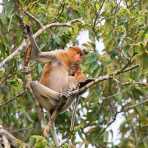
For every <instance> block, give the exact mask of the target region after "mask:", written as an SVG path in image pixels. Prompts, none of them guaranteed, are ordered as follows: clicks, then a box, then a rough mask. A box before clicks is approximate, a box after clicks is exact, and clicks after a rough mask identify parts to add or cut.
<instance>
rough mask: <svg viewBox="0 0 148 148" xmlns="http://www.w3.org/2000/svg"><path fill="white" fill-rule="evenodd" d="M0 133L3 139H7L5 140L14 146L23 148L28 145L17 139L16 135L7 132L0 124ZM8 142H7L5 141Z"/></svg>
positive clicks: (26, 147) (27, 147)
mask: <svg viewBox="0 0 148 148" xmlns="http://www.w3.org/2000/svg"><path fill="white" fill-rule="evenodd" d="M0 135H1V136H2V137H5V139H4V140H6V139H7V141H5V144H6V142H8V141H9V142H10V143H11V145H12V146H14V147H24V148H29V145H28V144H26V143H24V142H23V141H21V140H19V139H17V138H16V137H14V136H13V135H12V134H11V133H9V132H8V131H7V130H5V129H4V128H3V127H2V126H1V125H0ZM7 144H8V143H7Z"/></svg>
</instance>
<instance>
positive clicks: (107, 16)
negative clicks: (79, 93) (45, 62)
mask: <svg viewBox="0 0 148 148" xmlns="http://www.w3.org/2000/svg"><path fill="white" fill-rule="evenodd" d="M14 2H15V1H12V0H3V3H4V6H3V12H2V13H1V14H0V28H1V29H0V49H1V50H0V61H2V60H4V59H5V58H6V57H7V56H8V55H10V54H11V53H12V52H13V51H15V49H16V47H18V46H19V45H20V43H21V42H22V40H23V38H24V36H23V31H22V29H21V27H20V25H19V21H18V18H17V13H16V9H15V5H14ZM20 3H21V9H23V10H25V11H28V12H29V13H31V14H32V15H34V16H35V17H36V18H37V19H38V20H39V21H40V22H41V23H42V24H44V25H46V24H48V23H52V22H67V21H69V20H72V19H76V18H82V19H83V21H84V23H83V24H79V23H78V24H75V25H73V27H72V28H64V27H57V28H56V27H54V28H51V29H49V30H47V31H46V32H44V33H43V34H41V35H40V36H39V37H38V38H37V43H38V45H39V47H40V49H41V50H44V51H48V50H54V49H56V48H66V47H67V46H68V44H70V45H71V44H72V45H76V44H77V43H78V42H79V41H78V40H77V36H78V35H79V33H80V32H81V31H84V30H87V31H88V32H89V41H88V42H87V43H85V44H84V46H83V47H85V48H86V49H87V50H88V51H90V50H93V52H90V53H89V54H88V55H87V56H86V57H85V60H84V62H83V63H82V65H81V67H82V69H83V71H84V72H85V73H86V75H87V76H88V77H90V78H92V77H94V78H95V77H99V76H101V75H105V74H112V73H113V72H114V71H116V70H118V69H121V68H123V67H125V66H127V67H128V66H131V65H136V64H139V65H140V67H139V68H137V69H134V70H131V71H129V72H126V73H121V74H120V75H118V76H113V79H112V80H106V81H103V82H100V83H99V84H97V85H95V86H93V87H91V88H90V89H89V93H88V95H87V97H86V98H85V99H84V98H82V99H81V101H80V104H79V105H78V107H77V114H76V121H75V128H74V131H73V132H71V131H70V119H71V112H69V111H67V112H65V113H62V114H60V115H59V117H58V119H57V121H56V127H57V131H58V133H61V136H62V139H66V141H67V142H66V143H65V144H64V145H63V147H68V145H69V141H70V139H71V142H72V143H73V145H81V144H82V145H85V147H88V145H92V146H95V147H107V146H110V147H115V146H117V147H121V148H122V147H123V148H124V147H129V148H133V147H140V148H146V147H148V128H147V126H148V103H147V102H146V100H148V91H147V90H148V66H147V64H148V2H147V1H146V0H134V1H131V0H119V1H116V0H108V1H105V0H100V1H94V0H87V1H86V0H81V1H78V0H63V1H56V0H52V1H47V0H40V1H38V0H30V1H27V0H20ZM24 21H25V23H27V24H30V25H31V26H32V28H33V32H36V31H37V30H38V29H39V24H38V23H36V22H35V21H34V20H32V19H30V17H28V16H25V18H24ZM82 38H83V37H82ZM84 38H85V37H84ZM99 41H102V43H103V44H104V49H102V51H101V52H100V50H99V51H98V48H100V47H98V46H96V45H97V44H96V42H97V43H98V42H99ZM23 57H24V54H23V53H21V54H20V55H18V56H16V57H15V58H13V59H12V60H11V61H9V62H8V63H7V64H6V65H5V67H4V68H1V69H0V124H2V125H3V126H4V127H5V128H7V129H9V130H10V132H12V133H14V135H15V136H16V137H18V138H19V139H22V140H23V141H26V142H28V143H29V142H30V143H31V144H32V145H33V146H34V147H36V148H40V147H45V148H46V147H49V146H50V147H53V145H54V144H53V141H52V139H49V141H47V140H46V139H44V137H42V136H41V128H40V124H39V121H38V118H37V113H36V108H35V104H34V100H33V99H32V96H31V94H30V93H29V92H26V91H24V74H23V73H22V71H21V68H22V64H23ZM31 65H32V67H31V68H32V69H33V73H32V75H33V79H38V78H39V76H40V72H41V70H42V65H41V64H34V62H32V63H31ZM121 112H122V113H123V114H122V120H123V122H122V123H121V124H120V125H118V126H120V128H119V135H118V136H119V137H121V138H120V140H119V141H118V142H117V141H116V140H110V138H109V137H110V135H112V133H113V134H115V133H114V129H113V128H116V124H115V126H113V128H108V127H110V126H111V125H113V124H114V122H116V121H117V120H120V119H119V118H118V114H119V113H121ZM29 139H30V140H29Z"/></svg>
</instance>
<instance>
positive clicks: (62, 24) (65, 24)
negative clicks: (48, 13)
mask: <svg viewBox="0 0 148 148" xmlns="http://www.w3.org/2000/svg"><path fill="white" fill-rule="evenodd" d="M78 22H79V23H83V21H82V20H81V19H74V20H71V21H69V22H67V23H59V22H58V23H51V24H47V25H45V26H43V27H42V28H41V29H39V30H38V31H37V32H36V33H35V34H34V35H33V37H34V38H37V37H38V36H39V35H41V33H43V32H44V31H46V30H47V29H49V28H53V27H72V24H74V23H78ZM29 44H30V42H29V40H28V39H26V40H25V39H24V40H23V41H22V43H21V44H20V46H19V47H17V48H16V49H15V51H14V52H13V53H12V54H10V55H9V56H8V57H7V58H5V59H4V60H3V61H2V62H1V63H0V68H2V67H3V66H4V65H5V64H6V63H7V62H8V61H10V60H11V59H12V58H14V57H15V56H17V55H18V54H19V52H20V51H22V50H23V49H26V47H27V46H28V45H29Z"/></svg>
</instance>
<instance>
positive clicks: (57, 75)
mask: <svg viewBox="0 0 148 148" xmlns="http://www.w3.org/2000/svg"><path fill="white" fill-rule="evenodd" d="M82 56H83V53H82V51H81V49H80V48H79V47H70V48H69V49H68V50H55V51H50V52H39V51H37V50H34V49H33V51H32V57H33V59H35V60H37V61H39V62H42V63H46V64H45V66H44V68H43V71H42V75H41V79H40V81H39V82H37V81H33V82H31V88H32V91H33V94H34V95H35V97H36V98H37V99H38V102H39V104H40V105H41V107H43V108H45V109H46V110H47V111H48V112H49V113H52V111H53V110H54V108H56V106H57V105H58V103H59V98H58V97H57V94H58V93H63V92H66V91H68V90H72V89H75V88H76V87H77V86H78V83H79V82H80V81H83V80H85V75H84V74H83V73H82V72H81V70H80V65H79V63H80V61H81V58H82ZM64 109H66V108H64ZM64 109H62V110H61V111H63V110H64Z"/></svg>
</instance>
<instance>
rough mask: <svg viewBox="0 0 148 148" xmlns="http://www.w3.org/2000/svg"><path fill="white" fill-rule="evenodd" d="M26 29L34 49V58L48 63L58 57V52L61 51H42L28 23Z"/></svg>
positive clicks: (32, 52) (32, 55) (32, 54)
mask: <svg viewBox="0 0 148 148" xmlns="http://www.w3.org/2000/svg"><path fill="white" fill-rule="evenodd" d="M26 30H27V34H28V37H29V40H30V42H31V45H32V51H31V58H32V59H34V60H37V61H38V62H41V63H48V62H50V61H52V60H53V59H55V58H56V54H57V52H59V51H50V52H41V51H40V50H39V47H38V45H37V43H36V41H35V39H34V37H33V33H32V30H31V28H30V26H28V25H26Z"/></svg>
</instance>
